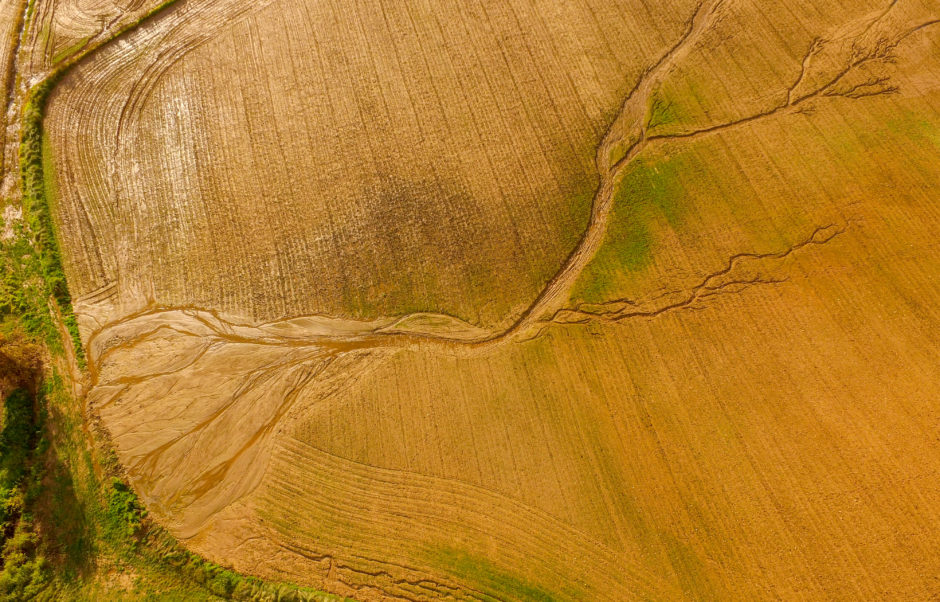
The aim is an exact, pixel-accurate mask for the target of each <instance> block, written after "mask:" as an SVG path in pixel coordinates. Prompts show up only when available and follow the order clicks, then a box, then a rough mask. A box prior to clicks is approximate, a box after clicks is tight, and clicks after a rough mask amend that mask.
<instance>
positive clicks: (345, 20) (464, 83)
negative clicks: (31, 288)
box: [45, 0, 940, 600]
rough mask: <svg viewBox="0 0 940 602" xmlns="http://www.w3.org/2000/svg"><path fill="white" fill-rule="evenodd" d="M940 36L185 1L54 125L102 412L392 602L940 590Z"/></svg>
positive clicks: (147, 453) (925, 15)
mask: <svg viewBox="0 0 940 602" xmlns="http://www.w3.org/2000/svg"><path fill="white" fill-rule="evenodd" d="M73 4H75V7H73V9H74V10H75V11H78V12H81V9H80V7H78V5H79V4H81V3H79V2H77V1H76V2H74V3H73ZM100 4H102V6H103V5H104V4H106V3H104V2H101V3H100ZM108 4H109V5H110V3H108ZM114 4H115V6H116V5H117V4H118V3H114ZM66 5H68V3H63V6H66ZM69 6H71V5H69ZM135 6H136V5H135ZM119 8H125V9H126V8H128V7H119ZM130 8H131V9H135V10H141V8H142V7H136V8H135V7H130ZM62 10H65V9H62ZM105 12H106V9H105V8H101V14H104V13H105ZM50 14H53V16H50V17H49V18H50V19H54V18H55V17H54V13H50ZM69 14H71V13H69ZM76 14H77V13H76ZM83 14H85V13H83ZM87 14H95V13H94V11H90V12H88V13H87ZM116 14H121V13H120V10H118V12H117V13H116ZM69 22H70V23H72V22H74V23H76V25H75V26H74V28H72V29H66V30H64V31H66V33H63V34H61V37H62V39H66V38H68V39H81V38H82V36H88V35H100V34H98V33H95V32H96V31H98V30H97V29H95V27H93V26H92V25H89V24H90V23H92V22H94V23H97V21H95V20H94V19H90V20H88V21H87V23H85V22H84V21H82V20H81V19H78V18H70V21H69ZM83 23H85V24H84V25H83ZM50 43H53V44H58V43H59V42H50ZM62 43H64V42H62ZM938 44H940V6H938V5H937V3H936V2H935V1H933V0H931V1H927V0H894V1H892V2H887V1H886V0H877V1H867V0H852V1H844V2H838V1H835V0H802V1H796V2H787V3H770V2H756V1H750V2H749V1H747V0H724V1H721V0H705V1H704V2H701V3H696V2H694V1H692V0H681V1H674V2H655V3H654V2H648V1H644V0H619V1H615V2H611V1H603V2H601V1H595V0H574V1H571V2H556V1H553V0H511V1H490V0H447V1H443V2H426V1H420V0H416V1H408V2H391V1H389V0H356V1H352V2H338V1H336V0H291V1H287V0H266V1H264V2H256V1H248V0H212V1H210V0H201V1H200V0H192V1H188V0H183V1H182V2H180V3H179V4H177V5H175V6H174V7H173V8H171V9H169V10H168V11H167V12H165V13H164V14H162V15H161V16H160V17H158V18H157V19H155V20H153V21H150V22H148V23H147V24H146V25H144V26H143V27H141V28H139V29H137V30H135V31H134V32H133V33H131V34H130V35H128V36H124V37H122V38H120V39H119V40H117V41H116V42H114V43H111V44H108V45H106V46H104V47H103V49H102V50H101V51H99V52H96V53H94V54H93V55H92V57H91V58H89V59H88V60H85V61H84V62H83V63H82V64H81V65H80V66H79V67H78V68H77V69H76V70H75V71H74V72H73V73H72V74H71V75H70V76H69V77H68V78H66V79H65V80H64V81H63V82H62V84H60V86H59V88H58V89H57V91H56V92H55V93H54V96H53V98H52V101H51V105H50V107H49V110H48V115H47V118H46V122H45V126H46V128H47V132H48V134H49V136H48V147H49V153H48V154H49V160H50V161H51V163H50V165H51V166H54V168H55V174H56V194H57V216H58V227H59V234H60V237H61V240H62V243H63V247H64V254H65V260H66V268H67V272H68V277H69V283H70V288H71V291H72V294H73V296H74V297H75V309H76V311H77V313H78V314H79V317H80V322H81V326H82V331H83V337H84V341H85V343H86V349H87V352H88V356H89V362H90V370H91V374H92V381H93V382H92V385H93V386H92V389H91V391H90V393H89V395H88V400H89V404H90V408H91V411H93V412H95V413H96V415H97V416H99V417H100V419H101V420H102V422H103V424H104V426H105V427H106V428H107V429H108V431H109V432H110V434H111V436H112V438H113V442H114V444H115V447H116V448H117V450H118V454H119V457H120V458H121V460H122V462H123V463H124V465H125V466H126V468H127V471H128V475H129V477H130V478H131V480H132V482H133V483H134V485H135V486H136V488H137V490H138V491H139V493H140V494H141V496H142V497H143V498H144V499H145V500H146V502H147V505H148V507H149V508H150V510H151V511H152V512H153V513H154V515H156V516H157V517H158V518H159V520H160V521H161V522H163V523H164V524H165V525H166V526H167V527H168V528H170V530H171V531H172V532H173V533H174V534H176V535H177V536H178V537H180V538H182V539H183V540H185V542H186V543H187V545H189V546H191V547H192V548H194V549H195V550H197V551H199V552H201V553H203V554H205V555H207V556H209V557H210V558H212V559H213V560H216V561H218V562H220V563H222V564H226V565H230V566H233V567H234V568H236V569H238V570H241V571H246V572H249V573H254V574H259V575H263V576H266V577H275V578H279V579H289V580H292V581H296V582H301V583H304V584H311V585H316V586H318V587H322V588H325V589H328V590H331V591H336V592H338V593H343V594H350V595H354V596H355V597H357V598H360V599H364V600H371V599H395V598H404V599H416V600H417V599H437V598H442V597H450V598H456V599H483V600H486V599H500V600H502V599H512V600H517V599H533V600H544V599H572V600H584V599H590V600H627V599H657V600H673V599H690V598H691V599H715V598H718V599H728V598H731V599H755V598H759V599H787V600H789V599H819V598H823V599H853V600H854V599H910V600H923V599H930V598H932V597H937V596H940V518H938V513H940V476H938V468H940V406H938V401H937V400H938V393H940V370H938V366H940V328H938V326H940V319H938V318H940V315H938V314H940V304H938V301H940V247H938V243H937V240H936V236H935V232H936V231H937V228H938V226H940V215H938V211H937V206H938V205H937V200H938V191H940V72H938V69H940V47H938Z"/></svg>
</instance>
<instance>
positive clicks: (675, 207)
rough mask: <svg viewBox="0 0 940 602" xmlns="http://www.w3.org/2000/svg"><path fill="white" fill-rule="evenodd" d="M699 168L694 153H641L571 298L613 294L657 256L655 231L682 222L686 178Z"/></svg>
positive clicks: (583, 299)
mask: <svg viewBox="0 0 940 602" xmlns="http://www.w3.org/2000/svg"><path fill="white" fill-rule="evenodd" d="M697 168H698V166H697V164H696V160H695V157H694V155H691V154H688V153H683V154H679V155H675V156H671V157H668V158H666V159H661V160H659V159H649V158H639V159H637V160H636V161H635V162H634V163H633V164H632V165H631V166H630V167H629V168H628V170H627V172H626V173H625V175H624V176H623V178H622V179H621V181H620V184H619V185H618V187H617V192H616V193H615V195H614V201H613V202H614V209H613V210H612V213H611V217H610V223H609V226H608V229H607V235H606V237H605V239H604V244H603V246H601V248H600V250H599V251H598V253H597V255H596V256H595V257H594V260H593V261H592V262H591V263H589V264H588V266H587V267H586V268H585V270H584V272H583V273H582V274H581V277H580V278H579V279H578V282H577V284H576V285H575V288H574V291H573V293H572V298H573V299H575V300H576V301H579V302H586V303H602V302H605V301H609V300H610V299H612V298H615V297H616V296H617V294H618V292H619V291H621V290H622V289H623V286H624V284H625V283H627V282H629V280H630V279H631V278H633V277H634V276H635V275H636V274H638V273H639V272H641V271H643V270H644V269H646V268H647V267H648V266H649V265H650V263H651V262H652V259H653V252H654V247H655V244H656V232H657V230H658V229H659V228H661V227H672V228H678V227H680V226H681V224H682V218H683V211H684V209H683V200H684V198H685V184H684V182H683V178H685V177H688V174H689V173H694V172H695V171H696V169H697Z"/></svg>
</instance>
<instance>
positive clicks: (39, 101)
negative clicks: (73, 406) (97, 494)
mask: <svg viewBox="0 0 940 602" xmlns="http://www.w3.org/2000/svg"><path fill="white" fill-rule="evenodd" d="M179 3H180V2H179V0H166V1H165V2H162V3H161V4H159V5H158V6H156V7H155V8H153V9H152V10H150V11H148V12H147V13H146V14H144V15H142V16H141V17H139V18H138V19H136V20H134V21H132V22H130V23H127V24H125V25H124V26H123V27H121V28H120V29H119V30H118V31H116V32H114V34H113V35H111V36H110V37H108V38H107V39H105V40H102V41H101V42H100V43H98V44H95V45H94V46H90V47H86V48H83V49H81V50H79V51H78V52H77V53H76V54H74V55H72V56H70V57H65V58H64V59H63V60H64V62H63V63H62V64H60V65H59V66H58V67H56V68H55V69H53V70H52V71H51V72H50V73H48V74H47V75H46V76H45V77H43V78H42V80H41V81H40V82H38V83H36V84H35V85H33V86H32V87H31V88H30V89H29V91H28V92H27V95H26V100H25V103H24V105H23V112H22V135H21V138H20V144H19V171H20V186H21V192H22V205H23V209H24V216H25V218H26V220H27V225H28V229H29V232H30V242H31V243H32V246H33V247H34V249H35V250H36V252H37V253H38V255H39V257H40V266H41V271H42V273H41V276H42V279H43V282H44V284H45V286H46V292H47V293H48V295H49V297H50V301H51V300H54V301H55V304H56V306H57V307H58V310H59V311H58V312H55V308H54V307H53V306H51V304H50V306H49V307H48V310H49V311H48V313H49V316H48V318H49V319H50V320H51V321H56V320H57V319H58V320H61V322H63V323H64V325H65V327H66V328H67V330H68V336H69V337H70V338H71V340H72V345H73V347H74V350H75V355H76V357H77V358H78V362H79V365H80V367H81V370H82V373H84V371H85V370H86V361H85V352H84V348H83V345H82V342H81V338H80V335H79V331H78V322H77V320H76V317H75V313H74V311H73V308H72V297H71V295H70V293H69V290H68V284H67V282H66V278H65V270H64V267H63V264H62V251H61V247H60V244H59V238H58V229H57V227H56V224H55V220H54V218H53V213H54V210H55V208H54V206H53V199H51V198H50V197H49V194H48V190H49V187H48V186H47V180H46V177H47V176H48V175H49V174H47V173H46V169H47V166H48V165H49V164H48V163H46V160H47V159H48V157H45V156H44V154H43V134H44V129H43V119H44V117H45V110H46V105H47V103H48V100H49V97H50V95H51V94H52V92H53V91H54V90H55V88H56V85H57V84H59V83H60V82H61V81H62V79H63V78H64V77H65V76H66V75H68V74H69V72H70V71H71V70H72V69H73V68H74V67H76V66H77V65H79V64H81V63H82V61H84V60H85V59H87V58H89V57H90V56H91V55H93V54H94V53H95V52H97V51H98V50H101V49H102V48H104V47H105V46H107V45H108V44H110V43H112V42H114V41H116V40H118V39H119V38H121V37H122V36H124V35H125V34H127V33H129V32H131V31H133V30H135V29H137V28H138V27H140V26H141V25H143V24H145V23H147V22H149V21H151V20H153V19H155V18H156V17H158V16H160V15H162V14H163V13H165V12H166V11H167V10H168V9H170V8H171V7H172V6H174V5H177V4H179ZM29 6H30V7H31V6H32V3H30V4H29ZM55 313H59V314H60V315H59V316H56V315H55ZM63 338H64V333H63ZM64 343H65V341H63V344H64ZM95 431H96V433H95V435H94V436H95V437H96V438H97V439H98V443H99V445H101V446H102V448H103V449H104V450H105V451H108V450H111V449H113V448H112V446H111V441H110V438H109V437H108V434H107V433H106V432H104V431H103V430H102V429H100V428H96V429H95ZM109 472H112V473H113V472H119V470H117V471H109ZM106 476H111V478H112V479H114V480H115V481H117V482H120V484H121V485H123V481H124V479H123V478H121V479H118V478H116V477H114V475H113V474H110V475H106ZM123 487H124V488H125V491H130V490H128V489H126V485H123ZM130 494H131V495H132V496H133V498H134V499H135V500H136V494H134V493H133V492H132V491H130ZM148 523H152V521H148ZM147 531H148V532H149V537H148V541H149V545H150V546H151V547H153V549H154V551H155V552H156V553H157V554H158V555H159V556H160V558H161V559H162V561H163V562H166V563H167V564H168V565H171V566H173V567H175V568H176V569H177V570H178V571H180V573H181V575H182V576H184V577H186V578H189V579H190V580H192V581H194V582H196V583H199V584H202V585H203V586H204V587H205V588H206V589H207V590H208V591H211V592H212V593H213V594H215V595H218V596H222V597H224V598H228V599H256V597H258V596H260V597H262V598H265V599H268V598H270V599H279V600H305V601H306V600H317V601H324V602H325V601H329V602H333V601H338V600H350V601H352V598H348V597H343V596H338V595H335V594H331V593H328V592H323V591H319V590H315V589H311V588H306V587H300V586H297V585H294V584H286V583H269V582H266V581H264V580H261V579H259V578H257V577H253V576H243V575H241V574H239V573H236V572H235V571H232V570H229V569H227V568H225V567H221V566H219V565H217V564H215V563H212V562H209V561H208V560H206V559H204V558H202V557H201V556H200V555H198V554H196V553H194V552H192V551H190V550H188V549H186V548H185V547H184V546H182V545H181V544H180V543H179V542H178V541H177V540H176V539H175V538H174V537H173V536H172V535H170V534H169V533H168V532H167V531H166V530H165V529H163V528H162V526H159V525H155V524H150V525H149V526H148V529H147Z"/></svg>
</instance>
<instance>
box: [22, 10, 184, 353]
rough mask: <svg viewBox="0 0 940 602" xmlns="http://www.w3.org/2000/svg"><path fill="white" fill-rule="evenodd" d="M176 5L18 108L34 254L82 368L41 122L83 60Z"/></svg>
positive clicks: (80, 56) (69, 61)
mask: <svg viewBox="0 0 940 602" xmlns="http://www.w3.org/2000/svg"><path fill="white" fill-rule="evenodd" d="M178 2H179V0H166V1H164V2H163V3H161V4H159V5H158V6H156V7H155V8H154V9H152V10H150V11H149V12H147V13H146V14H145V15H143V16H141V17H140V18H138V19H136V20H135V21H132V22H130V23H127V24H126V25H124V26H123V27H121V28H120V29H119V30H118V31H116V32H114V34H113V35H111V36H110V37H108V38H107V39H105V40H103V41H101V42H100V43H99V44H96V45H94V46H92V47H88V48H85V49H83V50H81V51H79V52H78V53H77V54H75V55H73V56H71V57H68V58H66V59H65V62H64V63H63V64H62V65H60V66H59V67H56V68H55V69H54V70H53V71H52V72H51V73H49V74H48V75H46V76H45V77H44V78H43V79H42V81H40V82H39V83H37V84H35V85H34V86H33V87H32V88H30V90H29V92H28V93H27V95H26V102H25V103H24V105H23V115H22V135H21V137H20V146H19V170H20V186H21V191H22V194H23V201H22V202H23V209H24V210H25V211H24V213H25V214H26V219H27V221H28V224H29V229H30V232H31V235H32V243H33V246H34V247H35V248H36V250H37V251H38V253H39V256H40V264H41V266H42V277H43V279H44V281H45V283H46V287H47V290H48V293H49V294H50V296H51V297H52V298H54V299H55V301H56V303H57V304H58V306H59V308H60V310H61V312H62V318H63V321H64V322H65V326H66V328H67V329H68V332H69V335H70V337H71V339H72V345H73V346H74V348H75V353H76V356H77V357H78V360H79V365H80V366H81V367H82V368H83V369H84V367H85V352H84V349H83V347H82V341H81V337H80V336H79V332H78V322H77V320H76V318H75V313H74V312H73V311H72V297H71V295H70V294H69V290H68V284H67V283H66V280H65V270H64V268H63V266H62V251H61V247H60V245H59V239H58V232H57V230H56V225H55V220H54V219H53V211H54V207H53V206H52V199H50V198H49V195H48V193H47V190H48V188H47V186H46V176H47V174H46V165H47V164H46V162H45V161H46V159H48V157H44V156H43V118H44V117H45V110H46V104H47V102H48V100H49V96H50V95H51V93H52V91H53V90H54V89H55V87H56V85H57V84H58V83H59V82H60V81H62V79H63V78H64V77H65V76H66V75H67V74H68V73H69V72H70V71H71V70H72V69H73V68H74V67H75V66H76V65H78V64H80V63H81V62H82V61H83V60H84V59H86V58H88V57H89V56H91V55H92V54H93V53H95V52H96V51H98V50H99V49H101V48H103V47H105V46H106V45H108V44H110V43H111V42H113V41H115V40H117V39H118V38H120V37H121V36H123V35H125V34H126V33H128V32H130V31H132V30H134V29H137V28H138V27H140V26H141V25H143V24H144V23H146V22H148V21H150V20H151V19H153V18H154V17H156V16H157V15H159V14H161V13H163V12H164V11H165V10H167V9H168V8H170V7H171V6H173V5H175V4H177V3H178Z"/></svg>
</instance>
